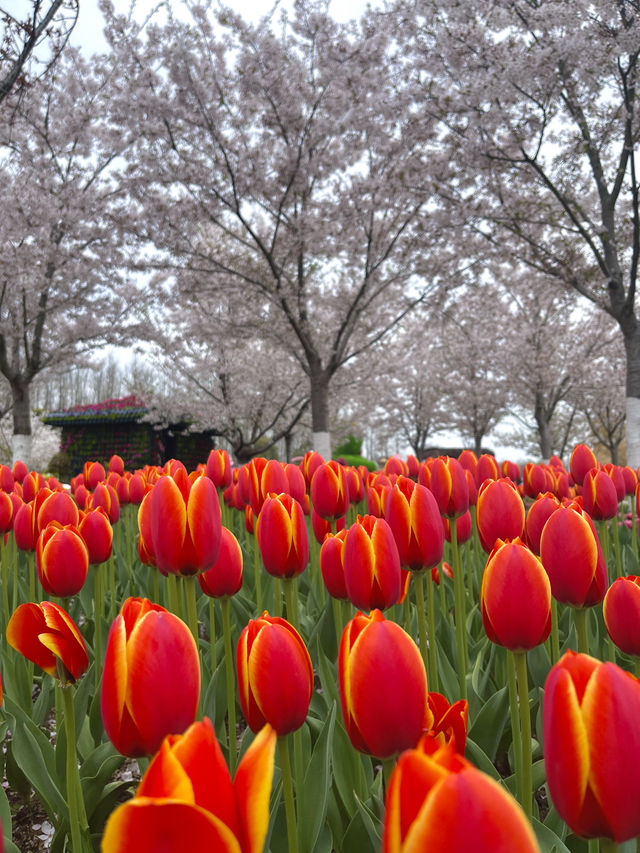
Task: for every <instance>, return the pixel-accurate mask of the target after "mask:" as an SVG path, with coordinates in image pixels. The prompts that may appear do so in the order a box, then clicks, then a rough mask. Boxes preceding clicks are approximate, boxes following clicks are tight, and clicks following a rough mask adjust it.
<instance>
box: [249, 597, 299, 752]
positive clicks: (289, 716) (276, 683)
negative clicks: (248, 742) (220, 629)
mask: <svg viewBox="0 0 640 853" xmlns="http://www.w3.org/2000/svg"><path fill="white" fill-rule="evenodd" d="M236 665H237V670H238V689H239V692H240V706H241V708H242V713H243V714H244V718H245V720H246V721H247V725H248V726H249V728H250V729H251V731H253V732H258V731H260V729H261V728H262V727H263V726H264V725H265V723H269V725H271V726H272V727H273V728H274V729H275V730H276V732H277V733H278V735H280V736H282V735H286V734H289V732H293V731H295V730H296V729H299V728H300V726H301V725H302V724H303V723H304V721H305V720H306V718H307V713H308V711H309V703H310V702H311V695H312V693H313V667H312V665H311V658H310V657H309V652H308V651H307V647H306V646H305V644H304V642H303V641H302V638H301V637H300V634H298V632H297V631H296V629H295V628H294V627H293V625H291V624H289V622H287V621H286V620H285V619H280V618H278V617H274V616H269V614H268V613H267V612H266V611H265V612H264V613H263V614H262V616H260V617H259V618H258V619H251V620H250V622H249V624H248V625H247V627H246V628H245V629H244V630H243V631H242V633H241V634H240V639H239V640H238V646H237V650H236Z"/></svg>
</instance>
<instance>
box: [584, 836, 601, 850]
mask: <svg viewBox="0 0 640 853" xmlns="http://www.w3.org/2000/svg"><path fill="white" fill-rule="evenodd" d="M587 850H588V851H589V853H598V851H599V850H600V842H599V841H598V839H597V838H590V839H589V840H588V841H587Z"/></svg>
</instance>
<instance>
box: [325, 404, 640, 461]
mask: <svg viewBox="0 0 640 853" xmlns="http://www.w3.org/2000/svg"><path fill="white" fill-rule="evenodd" d="M639 402H640V401H639ZM313 449H314V450H315V451H316V452H317V453H319V454H320V456H322V458H323V459H325V460H329V459H331V433H328V432H314V433H313Z"/></svg>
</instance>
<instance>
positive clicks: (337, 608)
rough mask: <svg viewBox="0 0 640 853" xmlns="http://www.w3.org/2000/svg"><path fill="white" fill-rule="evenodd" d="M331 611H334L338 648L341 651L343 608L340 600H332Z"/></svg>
mask: <svg viewBox="0 0 640 853" xmlns="http://www.w3.org/2000/svg"><path fill="white" fill-rule="evenodd" d="M331 609H332V610H333V624H334V626H335V630H336V648H337V649H338V651H340V641H341V640H342V629H343V622H342V606H341V604H340V600H339V599H337V598H333V597H332V598H331Z"/></svg>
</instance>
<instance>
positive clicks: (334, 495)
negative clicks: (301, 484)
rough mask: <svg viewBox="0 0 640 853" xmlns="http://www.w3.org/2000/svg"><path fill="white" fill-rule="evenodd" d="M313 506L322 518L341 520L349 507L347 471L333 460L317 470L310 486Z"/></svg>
mask: <svg viewBox="0 0 640 853" xmlns="http://www.w3.org/2000/svg"><path fill="white" fill-rule="evenodd" d="M310 496H311V504H312V506H313V508H314V509H315V511H316V512H317V513H318V515H319V516H320V517H321V518H325V519H330V518H340V517H341V516H343V515H346V512H347V509H348V507H349V487H348V485H347V478H346V475H345V469H344V468H343V467H342V465H340V463H339V462H336V461H335V460H333V459H332V460H331V461H330V462H324V463H323V464H322V465H320V466H318V468H316V470H315V473H314V475H313V479H312V480H311V486H310Z"/></svg>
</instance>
